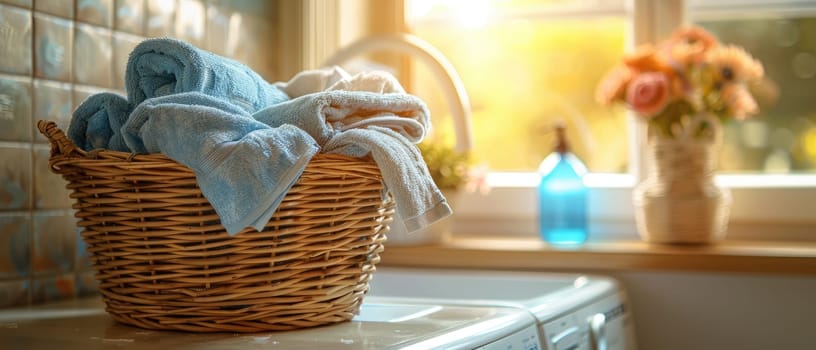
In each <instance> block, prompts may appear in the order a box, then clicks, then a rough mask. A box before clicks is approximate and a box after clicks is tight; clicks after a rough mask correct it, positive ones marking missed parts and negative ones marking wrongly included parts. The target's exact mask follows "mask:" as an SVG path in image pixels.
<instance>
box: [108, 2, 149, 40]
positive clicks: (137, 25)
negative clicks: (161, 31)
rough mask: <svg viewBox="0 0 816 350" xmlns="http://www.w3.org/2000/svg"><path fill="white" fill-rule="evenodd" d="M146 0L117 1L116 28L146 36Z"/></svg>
mask: <svg viewBox="0 0 816 350" xmlns="http://www.w3.org/2000/svg"><path fill="white" fill-rule="evenodd" d="M144 12H145V3H144V0H116V15H115V17H116V20H115V21H114V28H116V30H121V31H125V32H128V33H131V34H136V35H143V34H144Z"/></svg>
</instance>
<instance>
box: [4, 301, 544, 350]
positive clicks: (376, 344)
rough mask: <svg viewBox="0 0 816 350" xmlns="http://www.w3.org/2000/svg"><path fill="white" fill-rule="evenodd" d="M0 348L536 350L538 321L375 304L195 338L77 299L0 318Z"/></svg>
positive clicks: (482, 311) (485, 310)
mask: <svg viewBox="0 0 816 350" xmlns="http://www.w3.org/2000/svg"><path fill="white" fill-rule="evenodd" d="M373 299H376V298H373ZM389 299H393V298H389ZM0 344H2V348H3V349H27V350H53V349H60V350H92V349H111V348H117V349H118V348H121V349H125V350H128V349H130V350H156V349H162V350H164V349H196V350H234V349H241V350H255V349H258V350H260V349H287V350H298V349H309V350H312V349H332V350H333V349H350V350H356V349H377V350H379V349H417V350H418V349H423V350H425V349H445V350H448V349H467V350H472V349H484V350H507V349H513V350H541V348H540V339H539V338H538V327H537V323H536V319H535V317H533V316H532V315H531V314H530V313H529V312H527V311H525V310H521V309H518V308H504V307H469V306H462V305H458V306H451V305H439V304H433V303H407V304H402V303H381V302H377V301H376V300H372V301H365V302H364V303H363V305H362V306H361V308H360V313H359V314H358V315H357V316H356V317H355V318H354V319H352V320H351V321H349V322H341V323H338V324H334V325H329V326H323V327H315V328H307V329H300V330H294V331H283V332H260V333H242V334H233V333H216V334H212V333H210V334H196V333H184V332H169V331H153V330H145V329H140V328H135V327H130V326H125V325H121V324H118V323H116V322H115V321H114V320H113V319H112V318H111V317H110V316H108V315H107V314H106V313H105V310H104V304H103V303H102V302H101V300H100V299H99V298H92V299H82V300H74V301H67V302H61V303H57V304H46V305H38V306H33V307H26V308H19V309H5V310H0Z"/></svg>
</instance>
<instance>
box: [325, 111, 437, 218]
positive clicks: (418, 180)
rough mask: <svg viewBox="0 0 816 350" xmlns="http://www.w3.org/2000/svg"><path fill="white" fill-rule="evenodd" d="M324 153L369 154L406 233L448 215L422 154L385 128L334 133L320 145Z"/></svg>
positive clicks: (375, 127) (405, 139)
mask: <svg viewBox="0 0 816 350" xmlns="http://www.w3.org/2000/svg"><path fill="white" fill-rule="evenodd" d="M323 151H324V152H326V153H337V154H343V155H347V156H351V157H364V156H367V155H369V154H370V155H371V156H372V157H373V158H374V161H375V162H376V163H377V167H379V168H380V173H381V174H382V177H383V182H385V187H386V190H387V191H388V192H390V193H391V195H392V196H393V197H394V200H395V202H396V210H397V213H398V214H399V217H401V218H402V220H403V222H402V223H403V225H405V229H406V232H408V233H411V232H414V231H417V230H420V229H422V228H425V227H427V226H428V225H431V224H433V223H435V222H437V221H439V220H441V219H444V218H446V217H448V216H449V215H451V213H452V211H451V208H450V206H449V205H448V203H447V201H446V200H445V196H443V195H442V192H441V191H440V190H439V188H437V187H436V184H435V183H434V182H433V180H432V179H431V174H430V173H429V172H428V167H427V165H425V161H424V160H423V159H422V154H421V153H420V152H419V150H418V149H417V148H416V146H414V145H413V144H412V143H411V141H409V140H408V139H407V138H405V137H404V136H403V135H401V134H400V133H397V132H395V131H394V130H391V129H389V128H384V127H379V126H374V125H371V126H368V127H367V128H365V129H352V130H347V131H344V132H340V133H337V134H336V135H335V136H334V137H333V138H332V139H331V140H329V142H328V143H326V144H325V145H324V146H323Z"/></svg>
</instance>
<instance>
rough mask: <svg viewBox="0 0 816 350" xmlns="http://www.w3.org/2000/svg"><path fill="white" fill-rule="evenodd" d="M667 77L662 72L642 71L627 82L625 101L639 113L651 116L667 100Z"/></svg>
mask: <svg viewBox="0 0 816 350" xmlns="http://www.w3.org/2000/svg"><path fill="white" fill-rule="evenodd" d="M669 89H670V87H669V78H668V77H667V76H666V75H665V74H662V73H655V72H650V73H642V74H639V75H637V76H636V77H635V78H634V79H632V81H631V82H630V83H629V87H628V89H627V90H626V102H627V103H628V104H629V106H630V107H631V108H632V109H633V110H634V111H635V112H638V113H639V114H641V115H643V116H646V117H652V116H654V115H655V114H657V113H659V112H660V111H662V110H663V108H664V107H666V104H667V103H668V101H669Z"/></svg>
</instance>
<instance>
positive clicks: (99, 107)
mask: <svg viewBox="0 0 816 350" xmlns="http://www.w3.org/2000/svg"><path fill="white" fill-rule="evenodd" d="M125 85H126V90H127V97H124V96H120V95H117V94H114V93H108V92H104V93H98V94H95V95H92V96H90V97H88V99H86V100H85V101H84V102H82V104H81V105H80V106H79V107H77V109H76V110H75V111H74V114H73V119H72V120H71V125H70V126H69V128H68V137H69V138H70V139H71V140H72V141H73V142H74V143H75V144H76V145H78V146H79V147H81V148H83V149H85V150H88V151H90V150H93V149H107V150H113V151H122V152H132V153H162V154H164V155H166V156H167V157H169V158H171V159H173V160H175V161H177V162H179V163H181V164H183V165H185V166H187V167H188V168H190V169H192V170H193V171H194V172H195V174H196V180H197V181H198V185H199V188H200V189H201V192H202V194H203V195H204V196H205V197H206V198H207V199H208V200H209V202H210V203H211V204H212V206H213V208H214V209H215V211H216V212H217V213H218V215H219V216H220V218H221V223H222V224H223V225H224V227H225V228H226V230H227V232H228V233H230V234H235V233H237V232H239V231H241V230H243V229H244V228H246V227H253V228H255V229H256V230H262V229H263V227H264V225H266V223H267V222H268V221H269V219H270V218H271V217H272V215H273V214H274V212H275V210H276V209H277V207H278V205H279V204H280V203H281V201H282V200H283V197H284V196H285V195H286V193H287V192H288V191H289V189H290V188H291V187H292V186H293V185H294V184H295V182H296V181H297V179H298V178H299V177H300V175H301V174H302V173H303V171H304V169H305V168H306V165H307V164H308V163H309V161H310V160H311V158H312V157H313V156H314V155H315V154H316V153H318V152H322V153H331V154H342V155H347V156H352V157H372V158H373V159H374V161H375V162H376V163H377V165H378V167H379V168H380V171H381V173H382V175H383V180H384V183H385V187H386V191H387V192H390V194H391V195H392V196H393V198H394V200H395V202H396V210H397V213H398V214H399V216H400V217H402V218H403V222H402V224H403V225H405V229H406V230H407V231H408V232H413V231H416V230H419V229H422V228H424V227H426V226H428V225H430V224H432V223H434V222H436V221H438V220H440V219H443V218H445V217H447V216H449V215H450V214H451V209H450V207H449V206H448V204H447V202H446V200H445V198H444V196H443V195H442V193H441V192H440V191H439V189H438V188H437V186H436V184H434V182H433V180H432V179H431V176H430V174H429V172H428V169H427V166H426V164H425V162H424V161H423V159H422V155H421V154H420V153H419V151H418V150H417V148H416V146H415V144H417V143H419V142H420V141H422V139H423V138H424V137H425V133H426V131H427V129H428V128H429V127H430V114H429V112H428V109H427V107H426V105H425V104H424V102H423V101H422V100H420V99H419V98H417V97H415V96H413V95H410V94H407V93H406V92H405V91H404V89H403V88H402V86H401V85H400V84H399V82H398V81H397V80H396V79H395V78H394V77H393V76H392V75H390V74H388V73H384V72H367V73H361V74H358V75H354V76H351V75H349V74H348V73H347V72H345V71H343V70H342V69H341V68H339V67H331V68H325V69H316V70H309V71H303V72H301V73H299V74H297V75H296V76H295V77H293V78H292V79H291V80H289V81H287V82H276V83H272V84H270V83H268V82H266V81H265V80H264V79H263V78H262V77H260V76H259V75H258V74H257V73H255V72H254V71H252V70H251V69H249V68H248V67H246V66H244V65H243V64H241V63H239V62H236V61H233V60H230V59H227V58H224V57H220V56H217V55H215V54H212V53H210V52H207V51H204V50H201V49H199V48H196V47H194V46H192V45H190V44H188V43H185V42H183V41H178V40H174V39H168V38H161V39H148V40H145V41H143V42H142V43H140V44H139V45H138V46H136V48H135V49H134V50H133V52H131V54H130V57H129V60H128V64H127V68H126V71H125ZM384 195H385V194H384ZM397 224H399V223H397Z"/></svg>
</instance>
